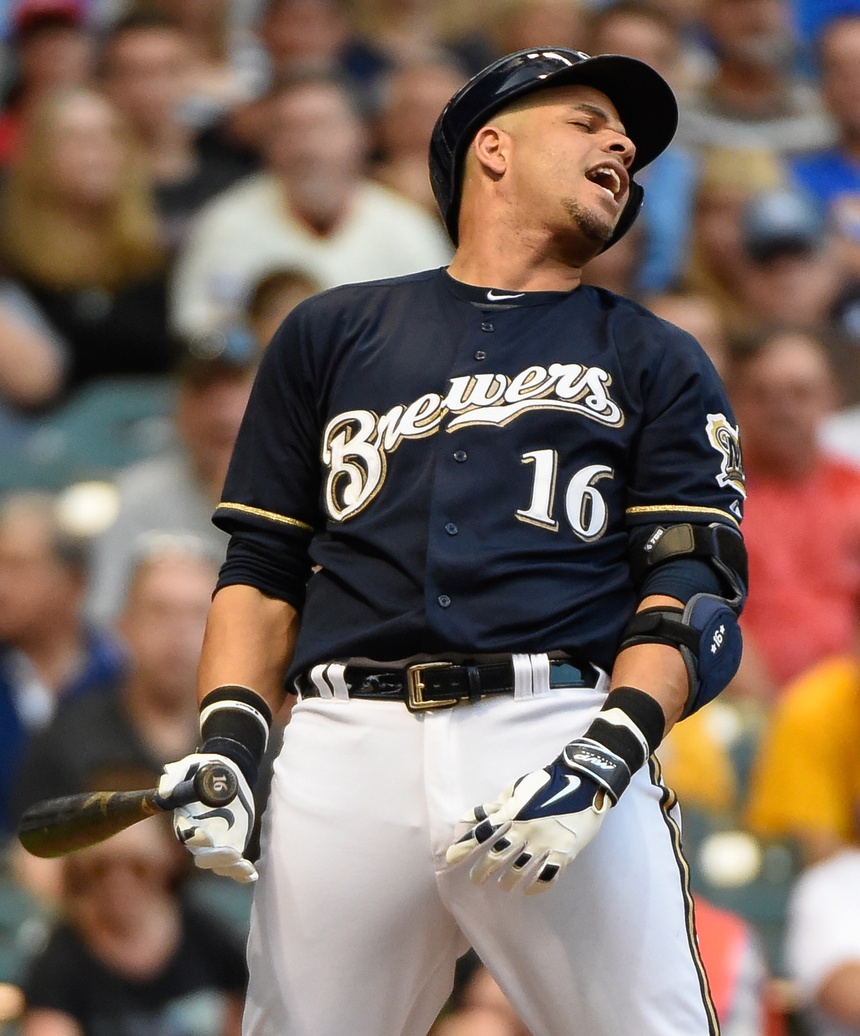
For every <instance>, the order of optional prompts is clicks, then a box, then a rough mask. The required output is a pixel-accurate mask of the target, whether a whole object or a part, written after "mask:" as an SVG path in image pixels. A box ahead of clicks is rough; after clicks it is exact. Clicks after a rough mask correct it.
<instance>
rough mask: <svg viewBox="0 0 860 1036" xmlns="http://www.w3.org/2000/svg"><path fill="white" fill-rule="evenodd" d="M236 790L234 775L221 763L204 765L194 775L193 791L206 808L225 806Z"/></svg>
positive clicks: (237, 787)
mask: <svg viewBox="0 0 860 1036" xmlns="http://www.w3.org/2000/svg"><path fill="white" fill-rule="evenodd" d="M238 790H239V782H238V781H237V780H236V774H235V773H233V771H232V770H231V769H230V768H229V767H228V766H224V764H223V763H205V764H204V765H203V766H201V767H200V769H199V770H198V771H197V773H196V774H195V775H194V791H195V793H196V795H197V798H198V799H199V800H200V802H202V803H204V804H205V805H207V806H226V805H227V803H228V802H232V801H233V799H234V798H235V797H236V793H237V792H238Z"/></svg>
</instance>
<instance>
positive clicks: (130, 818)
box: [18, 762, 239, 859]
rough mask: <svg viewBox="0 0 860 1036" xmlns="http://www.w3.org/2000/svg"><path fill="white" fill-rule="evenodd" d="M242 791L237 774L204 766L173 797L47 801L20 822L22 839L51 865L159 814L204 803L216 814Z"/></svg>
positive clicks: (107, 794)
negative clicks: (215, 810)
mask: <svg viewBox="0 0 860 1036" xmlns="http://www.w3.org/2000/svg"><path fill="white" fill-rule="evenodd" d="M238 790H239V785H238V781H237V780H236V776H235V774H234V773H233V771H232V770H230V769H228V767H226V766H224V765H222V764H221V763H217V762H211V763H204V765H203V766H201V767H200V769H199V770H197V772H196V773H195V774H194V776H193V777H191V778H189V779H188V780H186V781H182V782H181V783H180V784H177V785H176V787H175V788H174V790H173V791H172V792H171V793H170V794H169V795H159V793H158V788H146V789H144V790H142V791H94V792H90V793H89V794H84V795H67V796H65V797H63V798H59V799H46V800H45V801H43V802H37V803H36V804H35V805H33V806H31V807H30V808H29V809H28V810H27V811H26V813H24V815H23V817H22V818H21V823H20V825H19V828H18V838H19V839H20V842H21V845H23V846H24V848H25V849H26V850H27V852H28V853H32V855H33V856H41V857H42V858H43V859H50V858H52V857H55V856H65V855H66V854H67V853H71V852H74V851H75V850H76V849H83V848H85V847H86V846H88V845H95V844H96V843H97V842H103V841H104V840H105V838H110V836H111V835H115V834H117V833H118V832H119V831H123V830H125V828H127V827H131V825H132V824H136V823H138V821H140V820H145V819H146V818H147V817H151V816H153V815H154V814H156V813H164V812H168V811H169V810H172V809H176V808H177V806H186V805H188V803H189V802H198V801H199V802H202V803H203V804H204V805H206V806H211V807H213V808H217V807H218V806H226V805H227V803H228V802H231V801H232V800H233V798H234V797H235V795H236V792H237V791H238Z"/></svg>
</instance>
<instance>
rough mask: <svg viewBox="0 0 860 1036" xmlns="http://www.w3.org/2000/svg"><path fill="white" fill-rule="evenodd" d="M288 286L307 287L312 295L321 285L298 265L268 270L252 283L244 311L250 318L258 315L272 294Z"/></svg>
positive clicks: (276, 293) (320, 289)
mask: <svg viewBox="0 0 860 1036" xmlns="http://www.w3.org/2000/svg"><path fill="white" fill-rule="evenodd" d="M289 288H307V289H308V290H309V292H310V293H311V294H313V295H315V294H316V293H317V292H319V291H322V285H321V284H320V283H319V282H318V281H317V280H316V279H315V278H314V277H312V276H311V274H309V273H308V272H307V271H306V270H302V269H300V268H299V267H295V266H285V267H283V269H276V270H270V271H269V272H268V273H266V274H264V275H263V276H262V277H261V278H260V279H259V280H258V281H257V282H256V284H254V285H253V287H252V289H251V292H250V294H249V296H248V300H247V302H246V303H245V312H246V313H247V315H248V316H249V317H251V318H252V319H253V318H255V317H257V316H259V315H260V313H261V312H262V311H263V310H264V309H265V307H266V306H267V305H268V304H269V301H270V299H271V298H272V297H273V296H277V295H278V294H279V293H280V292H282V291H284V290H285V289H289Z"/></svg>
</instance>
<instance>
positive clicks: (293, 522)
mask: <svg viewBox="0 0 860 1036" xmlns="http://www.w3.org/2000/svg"><path fill="white" fill-rule="evenodd" d="M222 508H223V509H225V510H227V511H239V512H240V513H242V514H253V515H256V517H257V518H267V519H268V520H269V521H270V522H277V523H278V524H279V525H289V526H292V528H294V529H304V530H305V531H306V532H314V527H313V526H312V525H308V523H307V522H302V521H299V519H298V518H290V517H289V516H288V515H285V514H276V513H275V512H274V511H264V510H263V508H262V507H250V506H249V505H248V504H231V503H228V502H227V501H225V500H222V501H221V502H220V503H219V504H218V507H217V508H216V510H218V511H220V510H222Z"/></svg>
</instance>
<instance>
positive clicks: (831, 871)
mask: <svg viewBox="0 0 860 1036" xmlns="http://www.w3.org/2000/svg"><path fill="white" fill-rule="evenodd" d="M786 959H787V962H788V968H789V972H790V974H791V976H792V978H793V979H794V980H795V982H796V983H797V987H798V992H799V994H800V997H801V1000H802V1002H803V1003H804V1004H806V1005H809V1017H808V1020H809V1026H810V1033H811V1034H812V1036H860V1021H858V1023H857V1024H856V1025H854V1024H845V1023H842V1022H839V1021H837V1020H835V1019H834V1018H832V1017H829V1016H828V1015H826V1014H825V1013H824V1012H823V1011H822V1010H821V1009H820V1008H818V1007H817V1006H816V1005H815V999H816V997H817V996H818V994H819V993H820V991H821V989H822V988H823V986H824V984H825V982H826V981H827V980H828V979H829V978H830V976H831V975H833V973H834V972H835V971H836V969H838V968H841V967H843V966H845V965H846V964H856V965H860V849H853V848H852V849H845V850H843V851H842V852H840V853H839V854H838V855H836V856H832V857H830V858H829V859H827V860H825V861H823V862H822V863H819V864H816V865H815V866H813V867H810V868H809V870H807V871H805V872H804V873H803V874H802V875H801V876H800V878H799V879H798V881H797V884H796V886H795V888H794V891H793V893H792V898H791V902H790V905H789V916H788V927H787V931H786Z"/></svg>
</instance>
